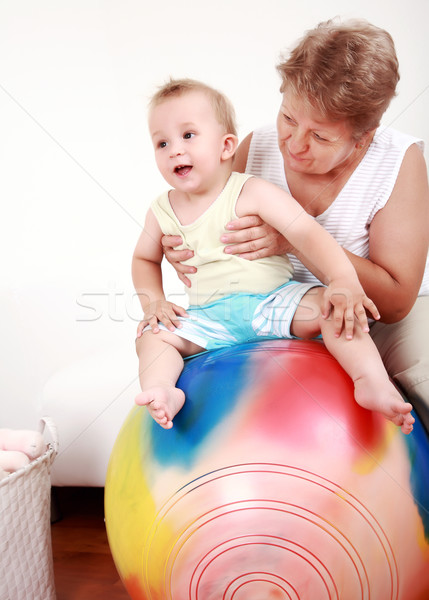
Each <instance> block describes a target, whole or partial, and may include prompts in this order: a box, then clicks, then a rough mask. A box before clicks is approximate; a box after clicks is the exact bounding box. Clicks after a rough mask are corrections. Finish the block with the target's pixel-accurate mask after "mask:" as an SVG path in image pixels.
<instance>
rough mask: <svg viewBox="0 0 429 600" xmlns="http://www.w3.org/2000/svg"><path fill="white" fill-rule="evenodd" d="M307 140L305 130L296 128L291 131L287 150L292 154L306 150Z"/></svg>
mask: <svg viewBox="0 0 429 600" xmlns="http://www.w3.org/2000/svg"><path fill="white" fill-rule="evenodd" d="M307 146H308V141H307V135H306V134H305V132H301V131H298V130H294V131H292V133H291V135H290V138H289V150H290V151H291V152H292V154H300V153H302V152H305V150H307Z"/></svg>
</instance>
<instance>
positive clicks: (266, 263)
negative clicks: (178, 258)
mask: <svg viewBox="0 0 429 600" xmlns="http://www.w3.org/2000/svg"><path fill="white" fill-rule="evenodd" d="M249 177H251V175H247V174H244V173H235V172H233V173H232V174H231V177H230V178H229V179H228V182H227V184H226V185H225V187H224V189H223V190H222V192H221V193H220V195H219V196H218V197H217V199H216V200H215V201H214V202H213V203H212V204H211V205H210V206H209V208H208V209H207V210H206V211H205V212H204V213H203V214H202V215H201V216H200V217H199V218H198V219H197V220H196V221H194V222H193V223H191V224H190V225H182V224H181V223H180V222H179V220H178V219H177V217H176V215H175V214H174V211H173V209H172V208H171V205H170V201H169V197H168V192H164V193H163V194H162V195H161V196H159V197H158V198H157V199H156V200H155V201H154V202H153V203H152V205H151V209H152V211H153V213H154V215H155V217H156V218H157V220H158V223H159V226H160V228H161V230H162V232H163V233H164V234H166V235H180V236H181V237H182V239H183V245H182V246H180V248H187V249H191V250H193V251H194V256H193V257H192V259H189V260H188V261H186V263H185V264H190V265H193V266H195V267H196V268H197V269H198V270H197V273H195V274H191V275H188V277H189V279H190V280H191V283H192V287H191V288H187V287H186V288H185V291H186V293H187V294H188V296H189V303H190V304H191V305H202V304H208V303H210V302H214V301H215V300H219V299H220V298H224V297H226V296H230V295H231V294H238V293H250V294H266V293H268V292H270V291H271V290H274V289H276V288H277V287H279V286H280V285H283V284H284V283H286V282H287V281H289V280H290V279H291V277H292V274H293V268H292V265H291V263H290V261H289V259H288V258H287V256H270V257H267V258H261V259H257V260H253V261H250V260H245V259H243V258H240V257H238V256H234V255H231V254H225V252H224V248H225V246H224V245H223V244H222V243H221V242H220V236H221V235H222V234H223V233H225V225H226V223H228V221H231V220H232V219H236V218H237V214H236V212H235V207H236V203H237V199H238V197H239V195H240V193H241V190H242V188H243V186H244V184H245V183H246V181H247V180H248V179H249Z"/></svg>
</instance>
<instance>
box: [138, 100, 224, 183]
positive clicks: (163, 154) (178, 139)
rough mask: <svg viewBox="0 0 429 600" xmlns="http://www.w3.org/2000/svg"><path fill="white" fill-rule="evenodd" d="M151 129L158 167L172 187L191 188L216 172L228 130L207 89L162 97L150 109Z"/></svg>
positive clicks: (207, 179) (208, 179)
mask: <svg viewBox="0 0 429 600" xmlns="http://www.w3.org/2000/svg"><path fill="white" fill-rule="evenodd" d="M149 131H150V135H151V138H152V143H153V146H154V150H155V159H156V163H157V166H158V168H159V170H160V172H161V175H162V176H163V177H164V179H165V180H166V181H167V182H168V183H169V184H170V185H171V186H172V187H173V188H179V189H187V190H188V191H190V189H188V188H190V187H191V186H192V184H196V183H197V182H198V183H199V184H201V182H204V181H210V178H211V177H213V176H214V175H215V174H216V170H217V169H218V168H219V165H220V157H221V154H222V151H223V143H224V138H225V135H226V132H225V130H224V127H223V126H222V125H221V124H220V123H219V121H218V120H217V118H216V115H215V112H214V110H213V106H212V103H211V101H210V98H209V97H208V96H207V94H205V93H204V92H202V91H196V90H195V91H190V92H186V93H184V94H182V95H181V96H177V97H172V98H167V99H165V100H163V101H162V102H161V103H160V104H158V105H157V106H155V107H154V108H153V109H152V110H151V112H150V115H149Z"/></svg>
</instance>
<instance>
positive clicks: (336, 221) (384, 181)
mask: <svg viewBox="0 0 429 600" xmlns="http://www.w3.org/2000/svg"><path fill="white" fill-rule="evenodd" d="M414 143H416V144H418V145H419V147H420V148H421V150H422V151H423V148H424V144H423V141H422V140H419V139H417V138H414V137H412V136H410V135H405V134H403V133H400V132H399V131H396V130H395V129H391V128H387V129H382V128H379V129H377V131H376V134H375V136H374V139H373V141H372V143H371V145H370V146H369V148H368V151H367V152H366V154H365V156H364V158H363V159H362V160H361V162H360V163H359V165H358V166H357V168H356V170H355V171H354V173H353V174H352V175H351V177H350V179H349V180H348V182H347V183H346V185H345V186H344V187H343V189H342V190H341V192H340V193H339V194H338V196H337V197H336V198H335V200H334V202H333V203H332V204H331V205H330V206H329V207H328V209H327V210H326V211H325V212H323V213H322V214H321V215H319V216H317V217H315V219H316V221H317V222H318V223H320V225H322V226H323V227H324V228H325V229H326V230H327V231H329V233H331V235H333V236H334V238H335V239H336V240H337V242H338V243H339V244H340V246H342V247H343V248H345V249H347V250H349V251H350V252H352V253H353V254H356V255H357V256H361V257H363V258H368V256H369V227H370V225H371V221H372V219H373V218H374V216H375V215H376V213H377V212H378V211H379V210H380V209H381V208H383V207H384V206H385V204H386V203H387V201H388V200H389V198H390V195H391V193H392V190H393V187H394V185H395V182H396V178H397V176H398V172H399V169H400V166H401V164H402V160H403V158H404V155H405V152H406V151H407V149H408V148H409V147H410V146H411V144H414ZM246 172H247V173H252V175H256V176H258V177H262V178H264V179H268V180H269V181H271V182H272V183H275V184H276V185H278V186H280V187H281V188H283V189H285V190H286V191H288V192H289V193H290V190H289V188H288V185H287V181H286V177H285V172H284V167H283V158H282V155H281V153H280V150H279V148H278V144H277V131H276V128H275V126H266V127H261V128H259V129H256V130H255V131H254V132H253V136H252V141H251V144H250V148H249V156H248V160H247V165H246ZM289 258H290V260H291V262H292V264H293V266H294V270H295V271H294V279H295V280H297V281H302V282H316V281H317V279H316V277H314V275H313V274H312V273H310V272H309V271H308V270H307V269H306V267H304V265H303V264H302V263H301V262H300V261H299V260H298V259H297V258H296V257H295V256H293V255H290V256H289ZM419 295H420V296H427V295H429V259H428V260H427V261H426V270H425V274H424V277H423V283H422V286H421V288H420V292H419Z"/></svg>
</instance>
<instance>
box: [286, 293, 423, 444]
mask: <svg viewBox="0 0 429 600" xmlns="http://www.w3.org/2000/svg"><path fill="white" fill-rule="evenodd" d="M322 294H323V288H315V290H311V291H310V292H308V293H307V294H306V295H305V296H304V297H303V299H302V302H301V304H302V306H301V304H300V306H299V307H298V310H297V312H296V315H295V318H294V321H293V323H292V332H293V333H294V335H297V336H299V337H314V336H315V335H317V334H318V333H321V334H322V337H323V341H324V342H325V345H326V347H327V349H328V350H329V352H330V353H331V354H332V355H333V356H334V357H335V358H336V359H337V360H338V362H339V363H340V365H341V366H342V367H343V369H344V370H345V371H346V372H347V373H348V374H349V375H350V377H351V378H352V380H353V383H354V386H355V390H354V392H355V400H356V402H357V403H358V404H360V405H361V406H363V407H364V408H367V409H369V410H376V411H378V412H380V413H382V414H383V415H384V416H385V417H386V418H387V419H390V420H391V421H392V422H393V423H395V425H398V426H399V427H401V429H402V431H403V432H404V433H410V432H411V431H412V429H413V423H414V417H413V416H412V415H411V410H412V406H411V404H410V403H409V402H404V401H403V399H402V396H401V395H400V393H399V392H398V390H397V389H396V387H395V386H394V385H393V383H392V382H391V381H390V379H389V376H388V375H387V372H386V369H385V368H384V365H383V361H382V360H381V357H380V355H379V353H378V350H377V348H376V346H375V344H374V342H373V341H372V339H371V337H370V335H369V334H368V333H364V332H363V331H362V329H361V327H360V325H359V324H357V326H356V329H355V332H354V335H353V339H352V340H347V339H346V338H345V336H344V333H343V334H342V335H341V336H340V337H336V336H335V334H334V328H333V322H332V321H331V320H327V319H323V317H322V316H321V314H320V310H317V309H316V306H319V307H320V306H321V301H322ZM301 309H302V310H301Z"/></svg>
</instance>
